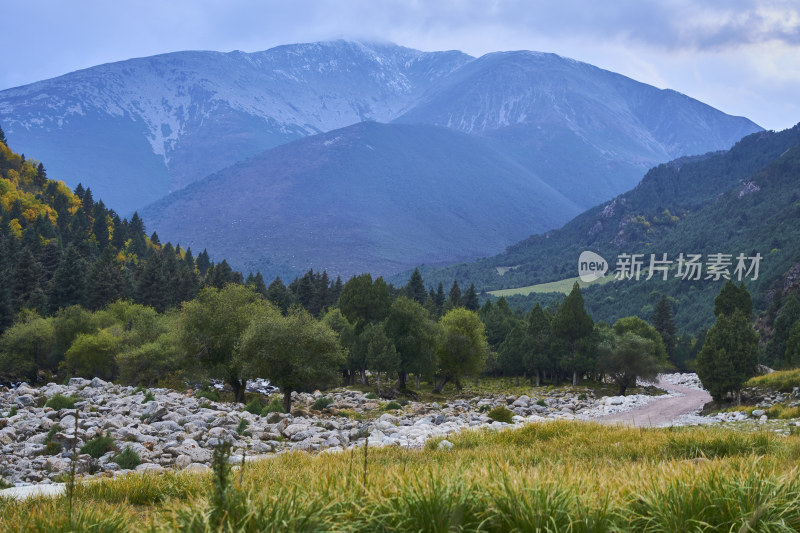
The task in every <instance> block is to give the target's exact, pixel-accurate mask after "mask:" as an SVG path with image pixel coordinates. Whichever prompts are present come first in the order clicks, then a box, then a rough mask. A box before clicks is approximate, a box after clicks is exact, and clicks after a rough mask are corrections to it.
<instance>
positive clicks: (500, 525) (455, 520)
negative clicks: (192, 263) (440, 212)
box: [0, 422, 800, 532]
mask: <svg viewBox="0 0 800 533" xmlns="http://www.w3.org/2000/svg"><path fill="white" fill-rule="evenodd" d="M449 440H450V441H451V442H452V443H453V447H452V449H449V450H444V449H443V450H438V449H437V442H436V441H431V442H430V445H429V446H428V447H427V449H425V450H421V451H408V450H403V449H399V448H384V449H369V450H368V453H367V456H366V474H365V456H364V450H363V449H359V450H355V451H348V452H344V453H339V454H324V453H323V454H319V455H308V454H304V453H290V454H284V455H281V456H278V457H276V458H274V459H271V460H265V461H261V462H257V463H249V464H247V466H246V468H245V470H244V472H238V471H234V472H232V473H231V476H232V488H231V489H229V490H227V491H219V490H217V491H215V490H214V489H213V483H212V476H195V475H189V474H180V473H178V474H175V473H168V474H165V475H161V476H152V475H143V476H129V477H126V478H123V479H118V480H107V481H101V482H96V483H87V484H83V485H80V486H79V489H78V490H77V492H76V504H75V510H74V511H73V513H72V521H73V524H72V526H71V528H70V526H69V525H68V524H67V516H68V514H67V500H66V498H60V499H55V500H41V499H40V500H29V501H25V502H12V501H4V502H2V503H0V530H2V531H26V532H27V531H69V530H77V531H84V530H87V531H88V530H92V531H369V532H373V531H415V532H416V531H442V532H443V531H645V532H647V531H675V532H678V531H680V532H685V531H797V530H798V529H800V478H798V475H797V474H798V471H797V465H798V459H799V458H800V438H798V437H796V436H791V437H780V436H776V435H773V434H770V433H740V432H735V431H731V430H726V429H724V428H662V429H631V428H621V427H609V426H602V425H597V424H588V423H575V422H552V423H543V424H536V425H530V426H527V427H525V428H522V429H519V430H509V431H503V432H486V431H482V432H469V431H468V432H464V433H461V434H459V435H453V436H451V437H450V438H449ZM92 528H93V529H92Z"/></svg>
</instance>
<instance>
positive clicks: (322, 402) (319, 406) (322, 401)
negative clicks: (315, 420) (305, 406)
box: [311, 396, 333, 411]
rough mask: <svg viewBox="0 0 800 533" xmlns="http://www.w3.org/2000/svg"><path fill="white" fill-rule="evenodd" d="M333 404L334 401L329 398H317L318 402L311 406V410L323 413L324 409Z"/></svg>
mask: <svg viewBox="0 0 800 533" xmlns="http://www.w3.org/2000/svg"><path fill="white" fill-rule="evenodd" d="M332 403H333V400H331V399H330V398H328V397H327V396H323V397H321V398H317V401H315V402H314V403H313V404H312V405H311V409H312V410H314V411H322V410H323V409H326V408H327V407H328V406H329V405H330V404H332Z"/></svg>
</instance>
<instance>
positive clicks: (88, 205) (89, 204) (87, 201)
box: [81, 187, 94, 213]
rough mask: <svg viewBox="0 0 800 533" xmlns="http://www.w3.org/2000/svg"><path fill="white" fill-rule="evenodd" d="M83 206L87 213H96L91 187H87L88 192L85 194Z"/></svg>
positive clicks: (82, 199)
mask: <svg viewBox="0 0 800 533" xmlns="http://www.w3.org/2000/svg"><path fill="white" fill-rule="evenodd" d="M81 206H83V208H84V209H85V210H86V212H87V213H92V212H93V211H94V197H93V196H92V189H90V188H89V187H86V191H85V192H84V193H83V198H81Z"/></svg>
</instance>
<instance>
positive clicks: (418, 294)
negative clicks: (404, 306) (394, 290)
mask: <svg viewBox="0 0 800 533" xmlns="http://www.w3.org/2000/svg"><path fill="white" fill-rule="evenodd" d="M405 293H406V296H408V297H409V298H411V299H412V300H414V301H415V302H417V303H418V304H424V303H425V298H426V297H427V296H428V293H427V292H425V283H424V282H423V281H422V274H420V273H419V269H418V268H415V269H414V272H412V273H411V277H410V278H409V280H408V285H406V290H405Z"/></svg>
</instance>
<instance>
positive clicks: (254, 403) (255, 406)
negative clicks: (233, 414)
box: [244, 398, 264, 415]
mask: <svg viewBox="0 0 800 533" xmlns="http://www.w3.org/2000/svg"><path fill="white" fill-rule="evenodd" d="M244 410H245V411H247V412H248V413H250V414H253V415H260V414H261V411H263V410H264V406H263V405H261V400H259V399H258V398H253V399H252V400H250V401H249V402H248V404H247V405H246V406H245V407H244Z"/></svg>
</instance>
